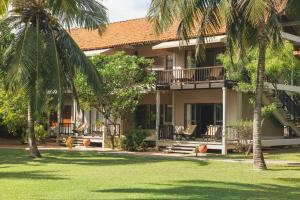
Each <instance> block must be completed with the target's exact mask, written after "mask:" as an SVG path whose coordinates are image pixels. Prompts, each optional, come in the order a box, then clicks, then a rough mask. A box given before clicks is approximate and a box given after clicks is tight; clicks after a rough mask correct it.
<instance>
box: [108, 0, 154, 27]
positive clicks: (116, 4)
mask: <svg viewBox="0 0 300 200" xmlns="http://www.w3.org/2000/svg"><path fill="white" fill-rule="evenodd" d="M150 1H151V0H103V3H104V5H105V6H106V7H107V9H108V13H109V19H110V21H111V22H115V21H124V20H128V19H134V18H141V17H145V16H146V14H147V10H148V8H149V5H150Z"/></svg>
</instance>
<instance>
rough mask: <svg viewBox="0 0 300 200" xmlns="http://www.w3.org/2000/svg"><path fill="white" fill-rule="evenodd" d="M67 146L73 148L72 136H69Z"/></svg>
mask: <svg viewBox="0 0 300 200" xmlns="http://www.w3.org/2000/svg"><path fill="white" fill-rule="evenodd" d="M66 146H67V147H68V149H70V150H71V149H72V148H73V139H72V138H71V137H68V138H67V140H66Z"/></svg>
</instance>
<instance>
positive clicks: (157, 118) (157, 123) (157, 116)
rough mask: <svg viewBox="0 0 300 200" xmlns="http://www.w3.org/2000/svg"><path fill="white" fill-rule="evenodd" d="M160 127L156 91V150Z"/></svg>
mask: <svg viewBox="0 0 300 200" xmlns="http://www.w3.org/2000/svg"><path fill="white" fill-rule="evenodd" d="M159 126H160V91H159V90H157V91H156V148H158V140H159Z"/></svg>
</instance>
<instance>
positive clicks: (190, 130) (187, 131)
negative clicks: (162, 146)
mask: <svg viewBox="0 0 300 200" xmlns="http://www.w3.org/2000/svg"><path fill="white" fill-rule="evenodd" d="M196 129H197V125H192V124H189V125H188V126H187V127H186V129H185V130H183V131H182V133H181V135H182V136H183V137H186V138H192V136H193V135H194V133H195V131H196Z"/></svg>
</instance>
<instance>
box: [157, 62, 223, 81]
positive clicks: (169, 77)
mask: <svg viewBox="0 0 300 200" xmlns="http://www.w3.org/2000/svg"><path fill="white" fill-rule="evenodd" d="M155 73H156V84H157V85H170V84H176V83H201V82H213V81H214V82H217V81H223V80H224V74H225V70H224V67H222V66H215V67H199V68H189V69H172V70H162V71H155Z"/></svg>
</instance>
